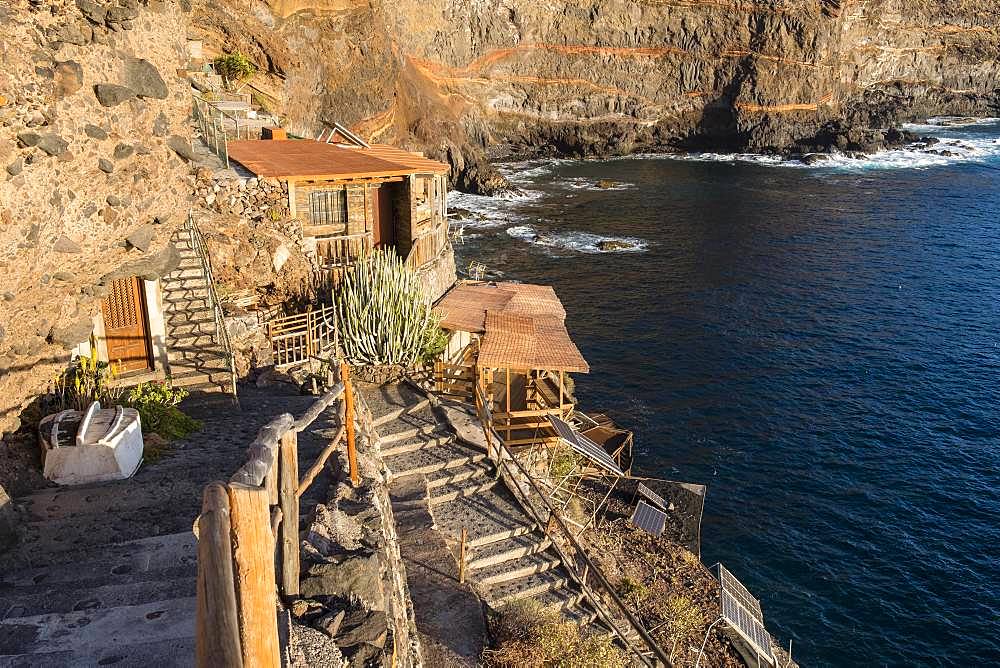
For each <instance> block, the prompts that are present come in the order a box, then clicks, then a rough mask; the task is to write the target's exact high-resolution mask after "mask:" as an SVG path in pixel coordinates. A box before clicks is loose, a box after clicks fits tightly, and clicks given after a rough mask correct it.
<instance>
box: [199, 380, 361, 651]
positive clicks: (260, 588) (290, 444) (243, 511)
mask: <svg viewBox="0 0 1000 668" xmlns="http://www.w3.org/2000/svg"><path fill="white" fill-rule="evenodd" d="M340 399H342V405H341V410H340V411H339V414H340V417H341V422H342V423H343V424H342V426H341V428H340V431H339V432H338V434H337V435H336V436H335V437H334V438H333V439H332V441H330V443H329V444H328V445H327V447H326V448H324V450H323V452H322V453H320V455H319V457H317V459H316V461H315V462H314V463H313V465H312V466H311V467H310V469H309V471H308V472H307V474H306V476H305V477H304V478H303V479H302V480H301V481H300V480H299V472H298V465H299V461H298V456H299V455H298V434H299V433H300V432H302V431H304V430H306V429H308V428H309V426H310V425H311V424H312V423H313V422H315V421H316V419H317V418H319V416H320V415H321V414H323V412H324V411H326V410H327V409H328V408H329V407H330V406H331V405H332V404H333V403H334V402H336V401H338V400H340ZM353 403H354V392H353V390H352V388H351V384H350V377H349V370H348V369H346V368H345V369H344V373H343V382H341V383H338V384H337V385H335V386H334V387H333V388H331V389H330V390H329V391H328V392H327V393H326V394H324V395H323V396H322V397H320V398H319V399H317V400H316V401H315V402H314V403H313V404H312V405H311V406H310V407H309V409H308V410H307V411H306V412H305V413H303V414H302V416H301V417H300V418H299V419H297V420H296V419H295V418H293V417H292V415H291V414H289V413H284V414H282V415H279V416H278V417H277V418H275V419H273V420H271V422H269V423H267V424H266V425H264V426H263V427H262V428H261V429H260V430H259V431H258V432H257V436H256V438H255V439H254V440H253V442H252V443H251V444H250V446H249V447H248V449H247V458H246V461H245V462H244V464H243V465H242V466H241V467H240V468H239V469H238V470H237V471H236V473H234V474H233V476H232V477H231V478H230V481H229V483H228V484H223V483H212V484H209V485H207V486H206V487H205V489H204V494H203V505H202V514H201V515H200V516H199V518H198V521H197V534H198V607H197V620H196V633H197V639H196V664H197V666H198V667H199V668H210V667H211V668H215V667H216V666H226V667H229V666H247V667H250V666H261V667H263V668H278V667H279V666H280V650H279V646H278V644H279V642H278V629H277V623H276V619H277V617H276V615H275V609H276V605H277V599H276V597H275V592H276V591H277V589H278V587H277V586H276V585H277V584H280V590H281V592H282V593H283V594H284V596H285V597H286V598H293V597H296V596H298V595H299V574H300V563H299V549H300V545H299V508H300V497H301V496H302V494H303V493H304V492H305V491H306V490H307V489H308V488H309V486H310V485H311V484H312V483H313V481H314V480H315V479H316V477H317V476H318V475H319V473H320V472H321V471H322V470H323V468H324V466H325V464H326V462H327V460H328V459H329V457H330V456H331V455H332V453H333V452H334V451H335V450H336V448H337V447H338V446H339V445H340V444H341V443H342V442H344V441H345V438H344V435H345V432H346V433H349V432H353V431H354V429H353V427H354V423H355V421H356V422H357V423H358V425H359V426H360V429H359V431H360V433H361V434H362V435H364V436H365V437H370V434H371V433H372V431H373V429H374V427H373V426H372V420H373V418H372V415H371V411H370V410H368V409H367V407H366V406H365V405H364V402H363V400H361V399H360V397H359V407H358V410H355V407H354V406H353ZM350 467H351V477H352V481H354V483H355V484H357V483H358V482H359V481H360V472H359V470H358V466H357V456H356V454H354V453H351V455H350ZM276 553H277V554H278V555H280V558H279V559H278V560H277V562H278V564H280V566H281V570H280V575H279V574H278V573H276V571H275V561H276V560H275V554H276Z"/></svg>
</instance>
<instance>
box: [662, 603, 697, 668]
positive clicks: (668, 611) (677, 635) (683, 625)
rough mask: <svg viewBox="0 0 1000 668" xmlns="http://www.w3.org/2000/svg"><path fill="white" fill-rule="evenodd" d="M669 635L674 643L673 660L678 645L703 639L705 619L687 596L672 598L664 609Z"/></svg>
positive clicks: (663, 615) (671, 654) (671, 656)
mask: <svg viewBox="0 0 1000 668" xmlns="http://www.w3.org/2000/svg"><path fill="white" fill-rule="evenodd" d="M661 612H662V617H663V619H664V620H665V624H666V630H667V634H668V636H669V637H670V639H671V640H672V641H673V645H672V647H671V649H670V658H671V659H673V656H674V652H676V651H677V645H679V644H681V643H683V642H686V641H689V640H692V639H695V638H700V637H701V632H702V629H704V628H705V617H704V615H702V613H701V610H699V609H698V606H697V605H695V604H694V602H693V601H692V600H691V599H690V598H688V597H687V596H671V597H670V598H668V599H667V601H666V604H665V605H664V607H663V610H662V611H661Z"/></svg>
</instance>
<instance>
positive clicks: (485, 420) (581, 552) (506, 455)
mask: <svg viewBox="0 0 1000 668" xmlns="http://www.w3.org/2000/svg"><path fill="white" fill-rule="evenodd" d="M476 408H477V413H478V414H479V420H480V422H481V424H482V427H483V431H484V433H485V435H486V439H487V450H488V451H489V450H492V447H491V443H492V440H493V438H496V440H497V448H496V451H497V454H496V457H495V458H494V457H493V455H492V452H488V453H487V454H488V455H489V456H490V458H491V459H493V461H494V462H495V463H496V464H497V466H498V469H500V470H502V471H503V472H506V473H507V474H508V477H509V478H510V484H509V485H507V487H508V488H510V490H511V492H513V493H514V496H515V498H518V501H519V503H520V505H521V506H522V507H523V508H524V509H525V511H527V512H528V513H529V514H530V515H532V516H533V518H534V519H535V521H536V523H538V525H539V526H540V527H544V528H545V532H546V533H547V534H549V533H552V527H553V525H554V526H556V527H558V528H559V530H560V531H561V533H562V534H563V535H564V536H565V538H566V540H568V542H569V544H570V547H571V548H572V550H573V557H576V558H579V559H580V560H581V561H583V563H584V569H585V570H584V573H583V575H582V576H581V575H580V574H578V573H577V572H576V566H575V562H574V560H573V558H572V557H570V556H569V555H567V554H565V551H564V550H563V549H562V548H561V547H560V545H559V544H558V541H556V540H553V541H552V547H553V548H554V549H555V550H556V552H557V553H559V557H560V559H561V560H562V562H563V563H564V564H565V565H566V567H567V570H568V572H569V573H570V576H571V577H572V578H573V579H574V580H575V581H576V582H577V584H579V585H580V587H581V588H582V589H583V590H584V593H586V594H587V596H588V598H589V599H590V600H591V602H592V603H593V605H594V607H595V608H597V611H598V613H599V614H600V615H601V617H602V618H604V621H605V622H606V623H608V625H609V626H611V628H612V629H614V631H615V633H616V635H618V637H619V638H620V639H621V641H622V642H623V643H624V644H625V645H626V647H628V649H629V651H631V652H632V653H633V654H634V655H635V656H636V657H637V658H638V659H639V660H640V661H642V662H643V663H644V664H646V665H651V666H655V663H653V662H652V661H650V659H649V658H648V657H647V656H646V655H645V654H643V653H642V652H641V651H640V650H638V649H637V648H636V647H635V646H634V645H633V644H632V641H631V639H630V638H629V637H628V636H627V635H626V634H625V633H624V632H623V631H622V630H621V629H619V628H618V625H617V623H616V622H615V620H614V618H613V617H612V616H611V615H610V613H608V612H607V611H606V610H604V609H603V607H604V606H603V605H602V604H601V599H599V598H598V597H597V595H596V594H594V593H593V592H592V591H591V590H590V587H589V585H588V584H587V582H586V577H587V575H590V574H592V575H593V576H594V577H595V578H597V581H598V583H599V584H600V585H601V589H602V590H603V593H604V594H605V595H607V596H608V597H609V598H610V599H611V600H612V602H613V603H614V604H615V606H616V607H617V608H618V610H619V612H621V614H622V615H623V616H624V617H625V619H626V620H628V622H629V624H630V626H632V628H634V629H635V631H636V632H637V633H638V634H639V636H640V637H641V638H642V640H643V641H644V643H645V645H646V646H647V647H648V648H649V650H650V652H651V653H652V654H653V655H654V656H655V657H656V658H657V659H658V660H659V661H661V662H662V663H663V665H664V666H668V667H669V666H671V663H670V658H669V657H668V656H667V654H666V653H665V652H664V651H663V649H662V648H660V646H659V645H658V644H657V643H656V641H655V640H654V639H653V638H652V636H650V635H649V632H648V631H647V630H646V628H645V626H643V624H642V622H641V621H640V620H639V619H638V618H637V617H636V616H635V614H634V613H633V612H632V611H631V610H630V609H629V608H628V606H627V605H626V604H625V602H624V601H622V599H621V597H619V596H618V594H617V593H616V592H615V590H614V587H612V585H611V583H610V582H609V581H608V579H607V578H606V577H605V576H604V573H603V572H602V571H601V569H600V567H599V566H598V565H597V564H596V563H595V562H594V561H593V560H591V559H590V557H589V556H588V555H587V552H586V549H585V548H584V547H583V546H582V545H581V544H580V542H579V541H578V540H577V539H576V536H575V535H574V534H573V532H572V531H570V529H569V527H568V526H566V523H565V522H564V521H563V519H562V516H561V515H560V513H559V511H558V510H557V509H556V508H555V507H554V506H553V505H552V504H551V503H550V502H549V497H548V496H547V495H546V494H545V493H544V492H543V491H542V490H541V489H539V487H538V485H537V483H536V482H535V480H534V478H533V477H532V476H531V475H530V474H529V473H528V472H527V471H526V470H525V469H524V467H523V466H522V465H521V462H520V461H518V459H517V457H516V456H515V455H514V454H513V453H512V452H510V450H509V449H508V448H507V446H506V444H505V443H504V441H503V439H501V438H500V436H499V434H497V432H496V430H495V429H494V428H493V424H492V418H491V413H490V407H489V402H488V400H487V398H486V391H485V389H484V388H483V386H482V383H481V381H477V382H476ZM511 465H513V466H514V467H516V469H517V473H519V474H520V478H522V479H523V480H525V481H527V484H528V486H529V487H530V488H531V490H532V491H533V492H534V493H535V496H536V497H537V499H538V500H540V501H541V504H542V506H543V508H545V509H547V510H548V517H547V518H543V517H542V515H541V514H540V513H539V512H538V510H537V509H536V508H535V506H534V504H533V503H532V501H531V499H529V498H527V494H525V493H524V492H523V490H522V489H521V487H520V484H519V483H518V478H517V476H515V475H514V472H513V471H512V470H511V468H510V466H511ZM522 496H523V497H524V499H523V500H522V499H521V498H520V497H522ZM553 538H555V536H553Z"/></svg>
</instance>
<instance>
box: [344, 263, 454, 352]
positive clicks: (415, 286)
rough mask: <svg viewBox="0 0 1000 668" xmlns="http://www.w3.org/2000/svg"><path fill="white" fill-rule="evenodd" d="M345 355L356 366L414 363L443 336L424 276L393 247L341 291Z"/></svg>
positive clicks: (356, 270)
mask: <svg viewBox="0 0 1000 668" xmlns="http://www.w3.org/2000/svg"><path fill="white" fill-rule="evenodd" d="M336 302H337V325H338V328H339V331H340V344H341V347H342V349H343V353H344V357H345V358H346V359H347V360H348V361H349V362H350V363H352V364H362V365H399V366H403V367H412V366H414V365H415V364H417V363H418V362H422V361H426V360H427V358H428V357H429V356H433V354H434V352H435V350H436V349H437V348H438V347H439V346H440V340H441V338H442V334H441V329H440V327H439V326H438V323H439V320H438V318H437V317H436V316H435V315H434V314H433V313H432V312H431V303H430V299H428V297H427V293H426V292H425V291H424V287H423V285H422V284H421V282H420V279H419V278H418V277H417V275H416V274H414V273H413V271H411V270H410V269H409V268H407V267H406V266H405V264H404V263H403V260H402V258H400V257H399V256H398V255H397V254H396V253H395V252H394V251H392V250H375V251H372V252H371V253H369V254H367V255H365V256H364V257H362V258H361V259H360V260H359V261H358V262H357V264H355V265H354V266H353V267H351V268H350V269H349V270H348V271H347V272H346V273H345V275H344V278H343V281H342V282H341V284H340V286H339V289H338V290H337V294H336Z"/></svg>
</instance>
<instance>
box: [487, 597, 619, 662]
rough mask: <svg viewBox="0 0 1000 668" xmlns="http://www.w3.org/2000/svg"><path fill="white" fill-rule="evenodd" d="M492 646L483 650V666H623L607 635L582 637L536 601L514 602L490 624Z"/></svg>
mask: <svg viewBox="0 0 1000 668" xmlns="http://www.w3.org/2000/svg"><path fill="white" fill-rule="evenodd" d="M491 631H492V633H493V638H494V643H493V644H494V647H493V648H492V649H488V650H486V651H485V652H484V653H483V663H484V665H485V666H487V668H570V667H571V666H572V667H575V666H588V667H592V668H620V667H621V666H625V665H627V662H626V660H625V656H624V655H623V654H622V652H621V651H620V650H618V649H617V648H616V647H615V646H614V644H613V642H612V640H611V636H609V635H604V634H593V635H588V636H584V635H583V634H582V633H581V630H580V627H579V626H578V625H576V624H574V623H573V622H570V621H567V620H565V619H563V618H562V615H561V614H560V613H559V610H558V609H556V608H552V607H548V608H547V607H544V606H542V605H541V604H540V603H538V602H537V601H532V600H524V601H516V602H514V603H511V604H509V605H507V606H505V607H504V608H503V609H502V610H500V612H499V614H498V615H497V617H496V618H495V619H494V620H493V621H492V623H491Z"/></svg>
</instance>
